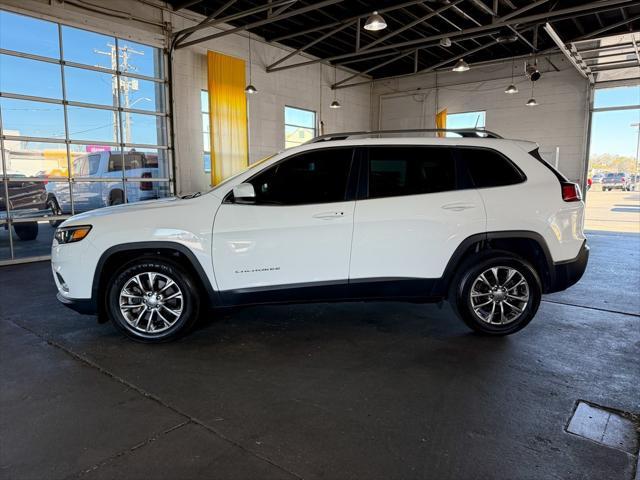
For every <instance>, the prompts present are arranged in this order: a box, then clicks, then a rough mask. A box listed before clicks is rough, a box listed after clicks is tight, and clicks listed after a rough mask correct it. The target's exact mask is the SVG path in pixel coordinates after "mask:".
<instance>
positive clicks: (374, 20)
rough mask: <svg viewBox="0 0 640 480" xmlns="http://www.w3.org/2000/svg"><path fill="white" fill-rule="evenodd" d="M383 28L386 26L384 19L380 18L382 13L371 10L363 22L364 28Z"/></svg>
mask: <svg viewBox="0 0 640 480" xmlns="http://www.w3.org/2000/svg"><path fill="white" fill-rule="evenodd" d="M385 28H387V22H385V21H384V18H382V15H380V14H379V13H378V12H373V13H372V14H371V15H369V18H367V21H366V22H364V29H365V30H369V31H372V32H377V31H378V30H384V29H385Z"/></svg>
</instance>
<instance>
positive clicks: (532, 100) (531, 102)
mask: <svg viewBox="0 0 640 480" xmlns="http://www.w3.org/2000/svg"><path fill="white" fill-rule="evenodd" d="M534 86H535V82H533V81H532V82H531V98H530V99H529V100H528V101H527V103H526V105H527V107H537V106H538V102H536V98H535V97H534V95H533V88H534Z"/></svg>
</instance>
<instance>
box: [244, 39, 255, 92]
mask: <svg viewBox="0 0 640 480" xmlns="http://www.w3.org/2000/svg"><path fill="white" fill-rule="evenodd" d="M251 70H252V68H251V32H249V85H247V86H246V87H245V89H244V93H246V94H248V95H253V94H254V93H258V89H257V88H256V87H254V86H253V83H252V82H251Z"/></svg>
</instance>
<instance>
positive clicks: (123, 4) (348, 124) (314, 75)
mask: <svg viewBox="0 0 640 480" xmlns="http://www.w3.org/2000/svg"><path fill="white" fill-rule="evenodd" d="M82 5H83V3H82V2H81V1H80V2H76V1H74V0H69V1H67V2H57V1H54V2H50V1H49V0H2V1H0V6H2V7H5V8H7V9H9V10H12V11H16V12H18V13H25V14H28V15H33V16H36V17H40V18H44V19H47V20H52V21H60V22H62V23H67V24H69V25H73V26H77V27H81V28H87V29H89V30H94V31H97V32H102V33H106V34H113V35H117V36H119V37H121V38H128V39H131V40H133V41H137V42H141V43H147V44H150V45H154V46H158V47H166V46H167V45H168V37H167V31H176V30H180V29H182V28H186V27H188V26H191V25H194V24H195V23H197V21H200V20H201V19H202V18H203V17H202V16H199V15H196V14H194V13H192V12H189V11H181V12H179V13H174V12H172V11H171V9H170V8H168V7H166V4H165V3H164V2H160V1H155V0H145V2H140V1H127V0H111V1H109V2H101V3H98V2H92V3H91V5H99V6H97V7H95V8H94V7H91V8H92V10H87V9H86V8H83V6H82ZM84 5H85V6H87V5H88V4H84ZM103 11H104V13H102V12H103ZM121 17H122V18H121ZM185 17H186V18H185ZM163 27H166V28H163ZM221 27H223V28H229V27H227V26H221ZM209 31H211V30H209ZM196 35H197V34H196ZM194 38H196V36H194ZM252 38H253V40H252V42H251V43H252V50H253V54H252V57H253V58H252V59H253V61H252V64H253V84H254V85H255V86H256V87H257V88H258V90H259V94H258V95H253V96H250V97H249V98H248V108H249V156H250V162H254V161H256V160H258V159H260V158H262V157H264V156H267V155H270V154H273V153H275V152H277V151H279V150H281V149H282V148H284V107H285V105H289V106H293V107H299V108H305V109H308V110H314V111H316V113H317V115H318V118H320V113H321V118H322V120H323V121H324V125H325V132H327V133H330V132H335V131H341V130H342V131H344V130H366V129H368V128H369V124H370V118H371V112H370V88H369V87H368V86H364V87H358V88H354V89H350V90H349V91H348V93H347V92H346V91H340V92H338V99H339V100H340V102H341V103H342V105H343V107H342V108H341V109H338V110H331V109H329V104H330V103H331V100H332V99H333V92H332V91H331V89H330V88H329V86H330V85H331V83H333V78H334V72H333V69H330V68H329V67H327V66H324V67H323V68H322V72H321V67H320V66H319V65H312V66H308V67H304V68H298V69H292V70H284V71H281V72H276V73H269V74H267V73H266V72H265V66H266V65H268V64H269V63H272V62H273V61H275V60H277V59H278V58H280V57H282V56H284V55H286V54H287V53H289V52H290V50H287V49H284V48H279V47H276V46H272V45H268V44H266V43H264V42H262V41H260V40H259V39H257V38H256V37H252ZM207 49H209V50H215V51H217V52H221V53H224V54H227V55H232V56H235V57H238V58H242V59H244V60H245V61H247V62H248V58H249V44H248V38H247V37H246V36H245V34H242V35H239V34H232V35H228V36H225V37H222V38H219V39H215V40H212V41H209V42H206V43H203V44H200V45H197V46H192V47H188V48H185V49H181V50H178V51H176V53H175V55H174V94H175V98H174V105H173V112H174V126H175V157H174V158H175V164H176V168H177V187H178V193H183V192H192V191H197V190H206V189H208V188H209V184H210V174H208V173H205V172H204V164H203V160H202V152H203V145H202V124H201V115H200V91H201V90H202V89H206V88H207V65H206V52H207ZM301 58H302V57H300V56H297V57H294V58H292V59H290V60H289V62H298V61H300V60H301ZM350 74H351V72H343V71H340V70H338V73H337V78H338V80H340V78H344V77H345V76H347V75H350ZM248 75H249V66H248V64H247V78H248ZM321 75H322V78H321ZM321 85H322V102H321V101H320V95H321V93H320V90H321Z"/></svg>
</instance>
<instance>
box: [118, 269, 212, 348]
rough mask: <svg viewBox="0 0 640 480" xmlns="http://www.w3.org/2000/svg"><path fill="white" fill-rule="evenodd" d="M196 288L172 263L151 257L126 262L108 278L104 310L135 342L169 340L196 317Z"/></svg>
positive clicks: (191, 323)
mask: <svg viewBox="0 0 640 480" xmlns="http://www.w3.org/2000/svg"><path fill="white" fill-rule="evenodd" d="M197 292H198V289H197V288H196V285H195V284H194V281H193V279H192V278H191V276H190V275H189V274H188V273H187V272H186V271H184V269H183V268H182V267H180V266H179V265H178V264H175V263H173V262H169V261H166V260H160V259H156V258H153V257H150V258H146V259H145V258H142V259H140V260H137V261H135V262H133V263H130V264H128V265H126V266H125V267H123V268H122V269H121V270H120V271H119V272H117V273H116V274H115V275H114V276H113V278H112V279H111V282H110V285H109V289H108V293H107V295H108V296H107V310H108V313H109V317H110V318H111V320H112V322H113V323H114V325H115V326H116V327H117V328H118V329H119V330H120V331H122V332H123V333H125V334H126V335H127V336H129V337H130V338H133V339H134V340H137V341H139V342H145V343H159V342H166V341H169V340H172V339H174V338H176V337H178V336H180V335H182V334H184V333H186V332H187V331H188V330H189V328H191V327H192V326H193V324H194V323H195V321H196V319H197V318H198V310H199V306H200V305H199V304H200V302H199V298H198V293H197Z"/></svg>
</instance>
